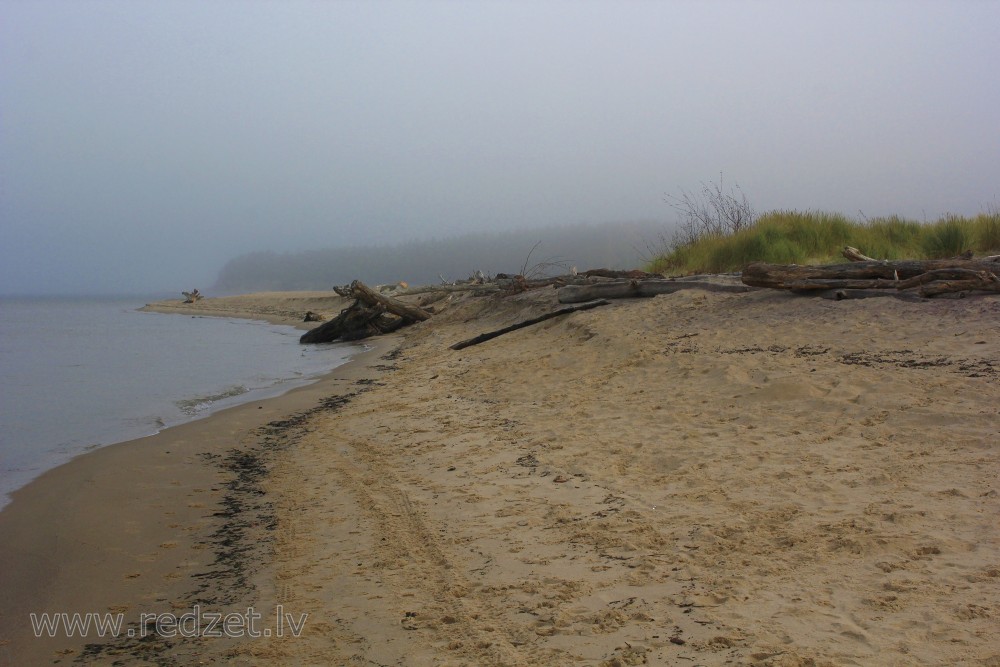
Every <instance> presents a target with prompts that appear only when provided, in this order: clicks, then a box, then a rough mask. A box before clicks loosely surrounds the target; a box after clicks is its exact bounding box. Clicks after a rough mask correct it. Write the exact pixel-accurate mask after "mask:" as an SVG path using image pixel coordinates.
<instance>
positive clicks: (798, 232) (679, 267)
mask: <svg viewBox="0 0 1000 667" xmlns="http://www.w3.org/2000/svg"><path fill="white" fill-rule="evenodd" d="M703 196H704V197H705V199H706V200H707V203H706V202H704V201H701V200H698V199H697V198H695V197H692V196H691V195H689V194H685V195H684V197H681V198H677V199H673V200H671V205H672V206H673V207H674V208H675V209H676V210H678V211H679V212H680V213H681V214H682V215H683V217H684V219H683V221H682V222H681V225H680V228H679V229H680V232H679V233H678V234H677V235H675V237H674V238H673V239H672V240H670V241H669V242H666V243H664V244H663V245H664V249H663V251H662V252H660V253H659V254H658V255H657V256H656V257H655V258H653V259H652V261H651V262H650V263H649V267H648V270H649V271H652V272H656V273H667V274H673V275H681V274H692V273H726V272H730V271H739V270H741V269H742V268H743V267H744V266H746V265H747V264H749V263H751V262H770V263H775V264H834V263H838V262H844V261H847V260H845V259H844V258H843V257H842V256H841V254H840V252H841V250H842V249H843V248H844V246H853V247H855V248H857V249H859V250H860V251H861V252H862V253H864V254H865V255H868V256H869V257H875V258H878V259H943V258H949V257H955V256H957V255H960V254H962V253H963V252H966V251H972V252H974V253H975V254H977V255H984V254H995V253H1000V210H997V209H994V210H990V211H988V212H986V213H981V214H979V215H977V216H975V217H972V218H968V217H960V216H953V215H949V216H946V217H944V218H942V219H940V220H938V221H936V222H932V223H924V222H917V221H913V220H905V219H903V218H900V217H898V216H892V217H887V218H874V219H871V220H863V221H858V220H852V219H849V218H847V217H845V216H843V215H840V214H838V213H823V212H818V211H814V212H800V211H772V212H770V213H766V214H764V215H761V216H759V217H758V216H756V215H754V214H753V211H752V209H750V207H749V205H748V204H746V199H745V198H743V197H742V193H739V196H738V197H737V196H736V195H735V194H733V193H729V194H727V193H725V192H724V191H723V190H722V188H721V179H720V185H719V186H714V185H713V186H711V187H706V188H705V189H704V190H703ZM713 198H714V199H715V200H716V201H717V202H718V203H721V204H722V205H723V208H722V210H726V211H729V213H728V218H719V217H718V216H716V217H715V218H713V219H711V220H710V222H711V224H707V223H706V222H705V220H706V217H705V214H706V213H711V212H712V211H713V210H716V209H717V206H716V205H713V204H712V200H713ZM734 206H735V207H737V208H740V210H739V211H738V212H737V214H734V213H733V207H734ZM727 219H728V220H730V221H732V220H737V221H738V222H739V224H738V225H733V224H731V223H727ZM748 220H749V222H748ZM661 240H662V239H661Z"/></svg>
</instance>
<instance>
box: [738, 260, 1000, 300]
mask: <svg viewBox="0 0 1000 667" xmlns="http://www.w3.org/2000/svg"><path fill="white" fill-rule="evenodd" d="M845 250H846V249H845ZM998 273H1000V262H996V261H992V260H988V259H985V260H984V259H959V258H956V259H925V260H895V261H874V260H863V261H855V262H852V263H850V264H827V265H822V266H799V265H796V264H791V265H785V264H764V263H759V262H758V263H754V264H750V265H749V266H747V267H746V268H745V269H744V270H743V277H742V280H743V283H744V284H746V285H751V286H754V287H770V288H774V289H787V290H793V291H796V292H806V293H810V292H819V291H829V290H891V291H895V292H900V291H902V290H908V289H912V288H918V293H919V294H920V295H921V296H924V297H931V296H938V295H940V294H947V293H951V292H964V291H973V290H978V291H985V292H997V293H1000V279H998V278H997V274H998ZM854 298H860V295H856V296H855V297H854Z"/></svg>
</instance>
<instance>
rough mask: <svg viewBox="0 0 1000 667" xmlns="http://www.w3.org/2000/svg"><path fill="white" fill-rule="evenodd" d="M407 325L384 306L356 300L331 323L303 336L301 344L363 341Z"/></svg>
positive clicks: (300, 340) (311, 330) (405, 321)
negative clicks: (389, 313)
mask: <svg viewBox="0 0 1000 667" xmlns="http://www.w3.org/2000/svg"><path fill="white" fill-rule="evenodd" d="M406 323H407V320H404V319H403V318H401V317H394V316H392V315H387V314H386V312H385V309H384V308H383V307H382V306H378V305H376V306H371V305H368V304H366V303H364V302H362V301H360V300H355V302H354V303H352V304H351V305H350V306H348V307H347V308H345V309H343V310H342V311H340V314H339V315H337V316H336V317H335V318H333V319H332V320H330V321H329V322H326V323H324V324H321V325H320V326H318V327H316V328H315V329H310V330H309V331H307V332H305V333H304V334H302V336H301V337H300V338H299V342H300V343H303V344H311V343H332V342H333V341H337V340H340V341H350V340H361V339H362V338H368V337H369V336H377V335H379V334H385V333H390V332H392V331H395V330H396V329H399V328H400V327H402V326H403V325H404V324H406Z"/></svg>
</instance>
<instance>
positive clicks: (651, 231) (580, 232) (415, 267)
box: [213, 223, 664, 293]
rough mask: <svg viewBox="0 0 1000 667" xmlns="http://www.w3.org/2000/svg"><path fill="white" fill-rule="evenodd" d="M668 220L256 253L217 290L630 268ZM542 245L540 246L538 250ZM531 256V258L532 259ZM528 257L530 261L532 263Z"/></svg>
mask: <svg viewBox="0 0 1000 667" xmlns="http://www.w3.org/2000/svg"><path fill="white" fill-rule="evenodd" d="M663 232H664V224H663V223H618V224H602V225H573V226H563V227H549V228H545V229H536V230H517V231H507V232H494V233H470V234H465V235H462V236H456V237H451V238H443V239H428V240H420V241H408V242H405V243H399V244H395V245H388V246H358V247H341V248H336V247H332V248H327V249H322V250H305V251H301V252H289V253H277V252H273V251H265V252H254V253H249V254H246V255H242V256H240V257H237V258H235V259H233V260H230V261H229V262H228V263H227V264H226V265H225V266H224V267H223V269H222V271H221V272H220V273H219V277H218V280H217V281H216V283H215V286H214V288H213V291H215V292H224V293H235V292H256V291H266V290H322V289H330V287H332V286H333V285H343V284H346V283H349V282H350V281H352V280H355V279H358V280H362V281H364V282H366V283H369V284H385V283H395V282H399V281H405V282H407V283H410V284H411V285H419V284H429V283H437V282H439V281H440V278H439V276H443V277H444V278H445V279H447V280H449V281H452V280H460V279H465V278H468V277H469V276H470V275H471V274H472V273H473V272H475V271H477V270H480V271H482V272H483V273H486V274H489V275H495V274H497V273H509V274H516V273H519V272H520V271H521V270H522V268H524V267H525V266H527V267H528V268H531V267H534V266H537V265H539V264H545V265H546V266H547V267H548V268H549V269H550V272H552V273H560V272H563V271H564V270H568V269H569V267H571V266H576V267H577V268H578V269H579V270H581V271H583V270H586V269H592V268H612V269H630V268H635V267H637V266H640V265H642V264H644V263H646V262H648V261H649V260H650V259H651V258H650V257H649V256H647V253H648V249H649V247H650V240H651V239H655V238H657V237H659V236H662V234H663ZM533 248H534V250H533ZM529 253H530V257H529ZM526 262H527V264H526Z"/></svg>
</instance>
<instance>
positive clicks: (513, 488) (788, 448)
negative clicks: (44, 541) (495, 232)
mask: <svg viewBox="0 0 1000 667" xmlns="http://www.w3.org/2000/svg"><path fill="white" fill-rule="evenodd" d="M282 298H284V297H282ZM552 307H554V293H553V292H551V291H545V292H541V291H540V292H534V293H528V294H523V295H519V296H517V297H509V298H507V299H502V300H500V299H495V298H481V299H476V300H469V301H467V302H465V303H463V304H460V305H456V306H454V307H453V308H450V309H448V310H446V311H444V312H442V313H441V314H440V315H437V316H435V317H434V318H433V319H432V320H430V321H429V322H426V323H423V324H420V325H416V326H414V327H411V328H409V329H408V330H407V331H406V334H405V337H404V338H403V339H402V343H401V346H400V347H399V349H398V351H397V352H396V353H394V354H390V355H389V359H382V360H381V361H379V360H378V357H375V358H373V359H369V360H367V361H366V362H365V363H362V364H358V365H355V366H353V370H352V371H351V373H352V374H353V375H352V376H351V377H350V378H349V379H347V380H345V381H344V382H342V383H341V384H340V385H338V386H337V387H336V388H334V387H328V388H327V389H328V390H330V391H331V392H332V393H336V394H337V395H338V396H342V397H344V398H345V399H346V400H343V401H342V400H336V401H328V402H327V403H326V406H325V407H323V406H322V405H321V406H320V407H318V408H315V409H313V410H311V411H310V412H308V413H307V414H303V415H302V416H301V417H299V418H295V419H290V420H289V419H286V420H284V422H287V423H285V424H284V425H283V426H281V427H280V428H277V427H273V428H272V429H271V431H267V430H266V429H265V430H264V431H261V430H260V429H259V428H258V429H256V430H253V433H254V436H253V437H252V438H250V439H249V440H250V441H252V442H250V443H249V444H246V442H245V443H244V445H245V448H246V449H247V451H249V452H251V453H252V454H253V456H255V457H256V458H255V459H253V460H254V461H255V462H256V463H255V464H254V466H250V468H251V470H258V472H259V474H255V475H251V477H252V479H251V480H250V487H252V488H251V489H250V492H249V493H248V494H246V495H247V497H249V498H258V500H257V501H255V502H244V503H243V504H244V506H245V507H244V508H243V509H242V510H241V511H239V512H236V513H235V514H234V516H233V517H229V518H224V519H220V518H219V517H211V516H209V513H208V511H207V510H208V509H211V508H212V507H213V506H212V505H211V504H210V503H209V504H207V506H206V508H205V510H203V512H202V514H197V513H193V514H192V515H191V516H190V517H189V518H188V519H186V521H187V522H188V523H186V524H185V525H190V526H192V531H191V532H192V533H194V534H203V533H205V531H206V530H207V528H209V527H211V526H215V527H216V529H218V525H219V522H220V521H222V524H221V525H222V526H229V527H230V528H232V527H233V526H238V527H239V530H238V531H237V532H235V533H233V534H232V540H231V542H232V546H234V548H236V549H240V548H246V549H247V551H246V552H240V553H242V554H243V556H240V558H243V560H245V561H246V562H249V563H251V564H253V567H250V568H248V569H247V570H246V576H244V577H242V579H239V578H236V579H233V578H230V579H227V580H224V582H223V583H224V584H225V585H220V586H217V587H215V588H213V589H211V590H212V593H213V594H214V595H216V598H217V602H218V604H230V605H238V604H246V602H247V601H248V600H250V603H251V604H253V605H255V607H256V609H258V610H259V611H261V612H263V614H264V615H265V617H267V615H268V613H269V611H270V610H271V609H273V608H274V607H275V606H276V605H278V604H280V605H282V608H283V610H284V611H285V612H287V613H290V614H292V615H293V617H295V618H299V617H300V616H301V615H302V614H308V618H307V620H306V623H305V626H304V629H303V632H302V634H301V636H299V637H291V636H289V634H288V632H287V631H286V633H285V636H283V637H281V638H278V637H275V636H271V637H267V638H265V637H261V638H257V639H253V640H243V641H230V642H225V643H223V642H222V640H197V641H187V642H181V641H177V642H174V643H172V644H169V645H164V644H163V643H160V644H158V645H156V646H155V650H154V651H153V652H152V653H149V654H147V655H149V656H150V657H152V656H156V657H157V658H160V659H162V660H163V661H164V664H171V663H169V660H170V659H172V658H177V659H178V661H179V664H191V663H193V662H196V661H197V659H201V660H203V661H205V662H206V663H212V662H214V663H216V664H255V665H269V664H282V665H284V664H287V665H300V664H301V665H340V664H358V665H362V664H379V665H397V664H398V665H480V664H496V665H569V664H595V665H596V664H606V665H629V664H652V665H724V664H731V665H741V664H759V665H814V664H815V665H922V664H926V665H1000V549H998V547H1000V532H998V526H1000V497H998V486H1000V485H998V474H1000V466H998V463H1000V461H998V459H1000V456H998V447H1000V382H998V379H1000V375H998V374H1000V336H998V335H997V325H998V323H1000V300H998V299H996V298H995V297H976V298H968V299H961V300H935V301H927V302H920V303H911V302H903V301H897V300H894V299H870V300H863V301H842V302H831V301H823V300H819V299H810V298H804V297H794V296H790V295H786V294H779V293H774V292H754V293H750V294H717V293H705V292H700V291H695V290H690V291H684V292H679V293H676V294H672V295H664V296H659V297H656V298H653V299H645V300H621V301H617V302H615V303H613V304H612V305H610V306H605V307H601V308H597V309H595V310H590V311H586V312H580V313H575V314H573V315H569V316H566V317H562V318H557V319H554V320H550V321H548V322H545V323H543V324H540V325H537V326H535V327H532V328H530V329H525V330H521V331H517V332H514V333H511V334H508V335H506V336H502V337H500V338H497V339H495V340H493V341H490V342H487V343H484V344H482V345H479V346H475V347H471V348H468V349H466V350H463V351H461V352H454V351H451V350H449V349H448V346H449V345H450V344H452V343H454V342H456V341H458V340H462V339H465V338H470V337H472V336H473V335H475V334H477V333H480V332H482V331H485V330H488V329H492V328H499V327H500V326H504V325H507V324H510V323H512V322H515V321H518V320H520V319H524V318H526V317H529V316H533V315H536V314H539V313H540V312H544V311H547V310H549V309H551V308H552ZM310 309H313V310H316V309H315V308H310ZM384 352H385V351H384V350H383V351H382V352H380V353H379V356H384ZM213 419H215V418H214V417H213V418H211V419H209V420H206V422H211V421H212V420H213ZM272 421H274V420H273V419H272ZM246 432H247V431H244V433H246ZM222 449H224V448H222ZM195 450H197V447H196V448H195ZM195 450H192V451H195ZM216 451H218V449H217V450H216ZM100 454H101V453H100V452H99V453H98V454H97V455H100ZM83 458H86V457H83ZM74 463H75V462H74ZM71 465H73V464H71ZM232 468H233V469H230V470H226V469H224V468H219V469H216V473H215V474H217V475H220V476H221V477H220V479H219V481H220V482H224V481H226V480H229V481H231V480H232V479H234V478H235V479H239V473H240V470H239V469H238V468H236V467H232ZM60 470H62V469H60ZM151 474H156V473H155V471H153V472H152V473H151ZM171 474H172V475H174V476H175V477H176V479H177V481H178V482H179V486H181V487H183V488H187V486H189V485H190V484H191V483H192V482H189V481H188V479H187V478H186V477H183V476H182V475H181V474H180V472H179V471H177V472H176V473H171ZM199 474H204V471H203V472H202V473H199ZM168 477H169V475H168ZM195 477H196V475H194V474H193V473H192V477H191V478H192V479H194V478H195ZM44 483H45V482H44V479H42V480H39V481H38V482H36V484H44ZM109 483H110V482H109ZM237 487H238V485H237ZM29 488H30V487H29ZM257 490H260V491H264V494H263V495H262V496H258V495H256V491H257ZM192 492H193V491H192ZM22 493H23V494H26V493H27V490H25V492H22ZM178 497H179V496H178ZM20 501H21V498H20V497H19V498H17V499H16V500H15V502H14V503H12V504H11V506H10V507H9V508H8V510H6V511H5V512H3V513H0V536H3V537H4V539H5V540H6V533H5V529H6V527H7V525H6V524H5V523H4V519H5V516H6V515H7V514H8V511H9V510H11V509H15V508H17V507H18V503H19V502H20ZM216 502H219V500H218V499H217V500H216ZM248 507H249V509H247V508H248ZM108 510H109V507H107V506H103V505H100V504H98V505H96V506H93V507H90V508H88V509H87V510H86V513H85V514H86V516H91V515H92V513H96V514H94V515H95V516H102V515H106V513H107V512H108ZM158 511H162V508H161V509H160V510H158ZM254 517H256V518H254ZM152 518H155V519H157V520H158V518H156V517H152ZM116 520H117V519H116ZM205 522H207V523H208V524H210V526H203V525H202V523H205ZM254 523H256V524H257V525H254ZM179 530H180V529H178V532H179ZM48 531H49V526H48V525H43V526H42V529H41V531H40V534H43V535H44V534H46V533H47V532H48ZM99 539H111V538H110V537H105V538H99ZM184 539H187V538H185V537H184V536H183V535H181V534H179V535H178V536H177V538H176V541H178V542H182V541H183V540H184ZM121 542H122V540H118V543H119V544H120V543H121ZM3 551H4V555H6V553H7V551H8V549H7V545H6V542H5V543H4V547H3ZM244 556H245V558H244ZM240 558H237V560H236V561H235V562H239V560H240ZM80 567H81V568H82V569H83V570H86V571H88V572H90V574H91V576H93V577H95V578H97V579H98V580H100V581H108V582H112V581H115V580H116V579H120V578H122V577H124V576H126V574H127V572H128V571H132V570H134V571H135V572H139V573H140V574H141V575H143V576H145V575H146V573H147V572H148V571H151V570H147V567H149V568H151V567H153V566H147V565H145V564H142V563H139V562H137V563H135V564H134V565H132V566H131V570H129V569H128V568H122V567H121V566H119V565H117V564H112V565H108V566H103V567H102V566H99V565H95V564H91V565H89V566H88V565H86V564H83V565H80ZM88 568H89V569H88ZM141 578H142V577H139V579H141ZM182 578H183V577H182ZM185 583H190V582H189V580H187V581H186V582H185ZM188 588H189V589H190V586H188ZM151 590H157V589H156V588H153V589H149V588H143V587H141V586H140V587H139V588H136V589H135V590H134V593H133V595H134V596H136V597H133V598H131V599H133V600H134V599H138V597H140V596H143V595H149V593H150V591H151ZM178 590H179V589H178ZM227 595H228V597H227ZM161 598H162V599H163V601H170V602H172V603H174V604H176V605H178V606H179V607H182V606H183V605H185V604H189V603H190V602H191V600H192V599H193V598H191V597H190V596H189V597H184V596H183V595H181V596H179V597H169V596H161ZM163 601H161V604H163ZM153 602H154V603H155V602H156V600H155V599H154V600H153ZM154 606H155V605H154ZM8 608H9V607H8V606H7V605H5V607H4V613H5V615H6V613H7V609H8ZM2 620H5V617H4V616H0V621H2ZM120 648H122V649H123V650H124V651H125V653H124V655H123V656H121V657H122V658H123V659H125V662H124V663H123V664H144V663H142V662H141V661H138V660H137V659H132V658H128V655H129V654H130V653H131V654H132V655H134V654H136V650H134V649H131V648H128V647H120ZM0 650H2V648H0ZM66 650H72V649H66ZM73 655H78V653H75V654H70V657H73ZM106 655H107V654H105V660H104V661H106ZM68 661H69V660H68V659H67V662H68ZM0 664H2V661H0ZM12 664H21V663H12ZM100 664H103V663H100Z"/></svg>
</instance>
